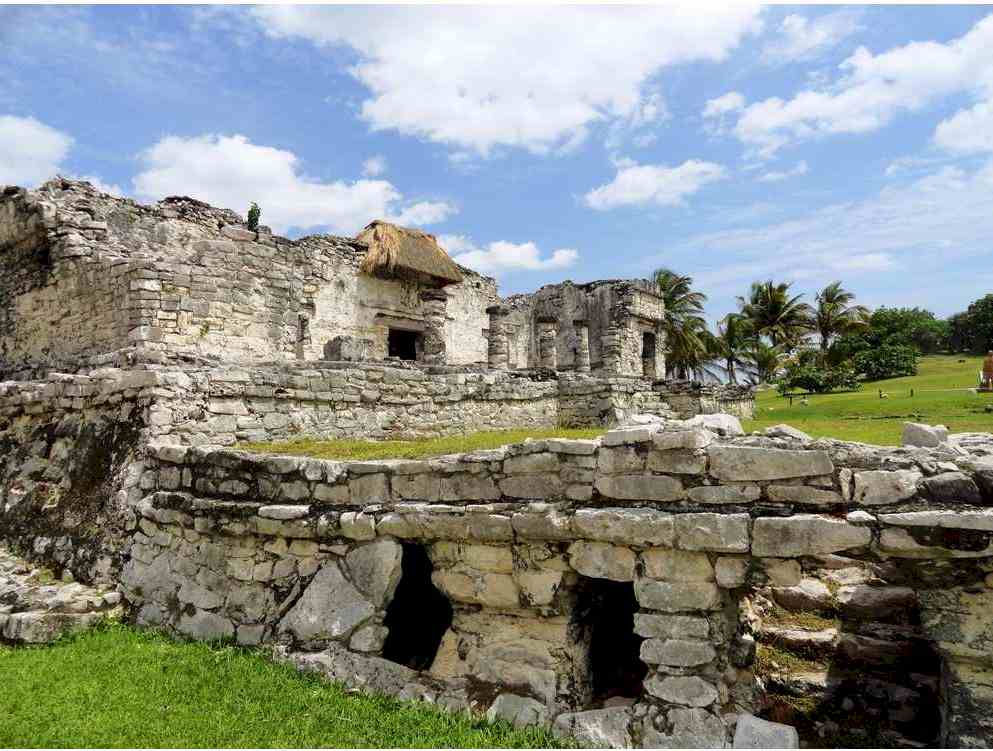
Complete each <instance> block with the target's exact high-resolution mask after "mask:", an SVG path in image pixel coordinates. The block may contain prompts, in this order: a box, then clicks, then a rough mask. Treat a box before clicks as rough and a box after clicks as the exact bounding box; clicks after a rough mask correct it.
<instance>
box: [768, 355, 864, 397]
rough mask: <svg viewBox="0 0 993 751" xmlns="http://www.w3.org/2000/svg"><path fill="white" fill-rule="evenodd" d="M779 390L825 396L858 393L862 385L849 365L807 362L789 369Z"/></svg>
mask: <svg viewBox="0 0 993 751" xmlns="http://www.w3.org/2000/svg"><path fill="white" fill-rule="evenodd" d="M777 388H778V389H779V392H780V393H782V394H786V393H789V392H791V391H808V392H810V393H812V394H825V393H827V392H829V391H858V390H859V389H860V388H862V384H860V383H859V379H858V375H857V373H856V371H855V370H853V369H852V368H851V367H849V366H847V365H839V366H836V367H829V366H826V365H819V364H817V363H816V362H807V363H803V364H798V365H794V366H791V367H790V368H788V369H787V371H786V375H785V376H784V377H783V378H782V380H780V381H779V383H778V384H777Z"/></svg>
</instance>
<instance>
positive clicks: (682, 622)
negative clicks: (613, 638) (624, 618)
mask: <svg viewBox="0 0 993 751" xmlns="http://www.w3.org/2000/svg"><path fill="white" fill-rule="evenodd" d="M634 632H635V633H636V634H638V636H644V637H654V638H659V639H706V638H707V637H708V636H709V635H710V624H709V623H708V622H707V619H706V618H700V617H697V616H693V615H658V614H655V613H635V614H634Z"/></svg>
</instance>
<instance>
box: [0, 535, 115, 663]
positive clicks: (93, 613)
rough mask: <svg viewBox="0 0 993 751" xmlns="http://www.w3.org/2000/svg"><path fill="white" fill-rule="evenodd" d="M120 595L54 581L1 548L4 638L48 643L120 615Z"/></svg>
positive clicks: (0, 604)
mask: <svg viewBox="0 0 993 751" xmlns="http://www.w3.org/2000/svg"><path fill="white" fill-rule="evenodd" d="M120 602H121V595H120V593H118V592H116V591H114V590H109V591H108V590H102V589H97V588H94V587H89V586H86V585H85V584H80V583H78V582H74V581H55V580H54V577H52V575H51V574H50V573H49V572H47V571H46V570H44V569H40V568H36V567H34V566H33V565H32V564H30V563H29V562H27V561H25V560H24V559H22V558H20V557H18V556H16V555H14V554H13V553H11V552H10V551H8V550H6V549H5V548H2V547H0V640H3V641H8V642H13V643H15V644H46V643H48V642H52V641H55V640H56V639H58V638H59V637H61V636H63V635H64V634H69V633H74V632H77V631H81V630H84V629H87V628H90V627H91V626H94V625H96V624H97V623H98V622H99V621H101V620H102V619H104V618H106V617H108V616H116V615H118V614H119V613H120Z"/></svg>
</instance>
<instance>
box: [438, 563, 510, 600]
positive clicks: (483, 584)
mask: <svg viewBox="0 0 993 751" xmlns="http://www.w3.org/2000/svg"><path fill="white" fill-rule="evenodd" d="M431 581H432V582H433V583H434V585H435V586H436V587H437V588H438V589H440V590H441V591H442V592H444V593H445V594H447V595H448V596H449V597H451V598H452V599H453V600H457V601H459V602H467V603H470V604H477V605H488V606H490V607H494V608H517V607H520V592H519V589H518V586H517V582H515V581H514V577H513V576H511V575H509V574H494V573H492V572H489V571H477V570H475V569H472V568H469V567H468V566H463V565H458V566H454V567H452V568H449V569H440V570H436V571H434V572H432V574H431Z"/></svg>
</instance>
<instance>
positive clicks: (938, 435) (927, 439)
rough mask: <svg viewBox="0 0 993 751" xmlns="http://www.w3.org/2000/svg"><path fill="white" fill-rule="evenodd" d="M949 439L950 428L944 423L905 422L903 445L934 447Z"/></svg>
mask: <svg viewBox="0 0 993 751" xmlns="http://www.w3.org/2000/svg"><path fill="white" fill-rule="evenodd" d="M947 440H948V428H946V427H945V426H944V425H922V424H920V423H915V422H905V423H904V424H903V441H902V443H903V445H904V446H923V447H925V448H933V447H935V446H940V445H941V444H943V443H945V442H946V441H947Z"/></svg>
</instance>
